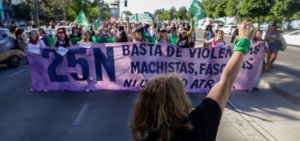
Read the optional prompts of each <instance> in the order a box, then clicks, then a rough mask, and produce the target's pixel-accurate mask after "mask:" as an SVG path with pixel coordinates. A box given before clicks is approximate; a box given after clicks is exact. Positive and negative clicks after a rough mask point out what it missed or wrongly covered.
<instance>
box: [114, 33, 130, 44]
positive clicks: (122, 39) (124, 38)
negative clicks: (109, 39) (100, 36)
mask: <svg viewBox="0 0 300 141" xmlns="http://www.w3.org/2000/svg"><path fill="white" fill-rule="evenodd" d="M113 38H114V39H115V41H116V42H117V43H119V42H130V40H131V38H128V37H127V34H126V32H125V31H120V34H119V36H118V37H117V36H113Z"/></svg>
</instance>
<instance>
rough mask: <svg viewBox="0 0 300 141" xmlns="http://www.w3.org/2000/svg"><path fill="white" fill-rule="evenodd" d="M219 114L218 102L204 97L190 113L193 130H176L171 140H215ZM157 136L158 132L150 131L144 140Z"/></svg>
mask: <svg viewBox="0 0 300 141" xmlns="http://www.w3.org/2000/svg"><path fill="white" fill-rule="evenodd" d="M221 115H222V112H221V108H220V106H219V104H218V103H217V102H216V101H214V100H213V99H211V98H205V99H204V100H203V101H202V103H201V104H200V105H199V106H197V107H196V108H195V109H194V110H193V111H192V112H191V113H190V121H191V123H192V125H193V127H194V129H193V131H190V132H189V133H185V132H184V130H177V131H175V133H173V134H172V135H173V137H172V139H171V141H215V140H216V136H217V132H218V128H219V124H220V120H221ZM158 138H159V135H158V134H156V133H154V134H153V133H152V134H150V135H149V136H148V137H147V138H146V139H145V141H157V140H158Z"/></svg>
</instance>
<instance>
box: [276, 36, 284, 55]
mask: <svg viewBox="0 0 300 141" xmlns="http://www.w3.org/2000/svg"><path fill="white" fill-rule="evenodd" d="M279 34H280V37H281V41H277V45H278V49H279V50H280V51H285V49H286V40H285V39H284V38H283V36H282V35H281V33H279Z"/></svg>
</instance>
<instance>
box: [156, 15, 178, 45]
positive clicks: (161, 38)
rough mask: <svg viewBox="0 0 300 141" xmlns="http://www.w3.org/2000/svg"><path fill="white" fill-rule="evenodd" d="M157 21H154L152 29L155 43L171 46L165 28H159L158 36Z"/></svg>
mask: <svg viewBox="0 0 300 141" xmlns="http://www.w3.org/2000/svg"><path fill="white" fill-rule="evenodd" d="M156 22H157V20H156V19H155V20H154V23H153V24H154V29H155V37H156V41H155V43H166V44H173V43H172V42H171V40H170V39H168V34H167V29H166V28H160V34H158V29H157V24H156Z"/></svg>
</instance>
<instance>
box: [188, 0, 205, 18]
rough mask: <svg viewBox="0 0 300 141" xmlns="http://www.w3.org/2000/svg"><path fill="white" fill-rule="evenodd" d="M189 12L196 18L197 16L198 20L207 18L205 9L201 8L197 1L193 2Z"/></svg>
mask: <svg viewBox="0 0 300 141" xmlns="http://www.w3.org/2000/svg"><path fill="white" fill-rule="evenodd" d="M189 12H190V13H191V14H193V15H194V16H196V17H197V18H198V20H200V19H202V18H203V17H204V16H205V11H204V9H203V8H202V7H201V5H200V4H199V3H198V2H197V1H196V0H194V1H193V3H192V5H191V7H190V9H189ZM195 22H197V21H195Z"/></svg>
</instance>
